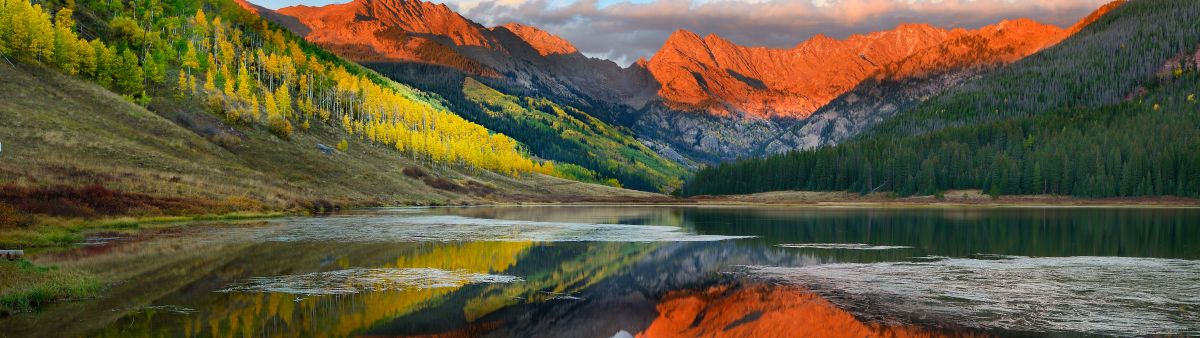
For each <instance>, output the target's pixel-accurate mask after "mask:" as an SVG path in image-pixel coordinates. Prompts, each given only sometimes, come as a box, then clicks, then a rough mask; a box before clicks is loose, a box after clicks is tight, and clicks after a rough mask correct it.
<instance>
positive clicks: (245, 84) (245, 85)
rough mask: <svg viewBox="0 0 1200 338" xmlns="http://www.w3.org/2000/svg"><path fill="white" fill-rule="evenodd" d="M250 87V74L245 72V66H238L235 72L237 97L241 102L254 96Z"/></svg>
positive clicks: (243, 64)
mask: <svg viewBox="0 0 1200 338" xmlns="http://www.w3.org/2000/svg"><path fill="white" fill-rule="evenodd" d="M252 86H253V84H251V83H250V74H249V73H248V72H247V71H246V64H245V63H242V64H241V65H240V66H238V72H237V96H238V97H239V98H241V99H242V100H250V97H251V96H254V92H253V87H252Z"/></svg>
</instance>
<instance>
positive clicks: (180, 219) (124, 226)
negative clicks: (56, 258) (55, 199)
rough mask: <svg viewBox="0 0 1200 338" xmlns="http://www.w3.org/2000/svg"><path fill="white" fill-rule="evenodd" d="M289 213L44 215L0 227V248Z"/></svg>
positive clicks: (61, 243) (57, 244)
mask: <svg viewBox="0 0 1200 338" xmlns="http://www.w3.org/2000/svg"><path fill="white" fill-rule="evenodd" d="M288 215H291V213H287V212H235V213H228V214H205V215H194V216H149V217H120V218H112V219H99V220H84V219H63V218H57V217H45V218H42V219H40V220H39V221H37V224H36V225H34V226H30V227H27V228H17V229H5V230H0V248H46V247H62V246H70V245H74V244H76V243H79V242H82V241H83V239H84V235H86V234H87V232H88V231H93V230H120V231H138V230H144V229H154V228H164V227H172V226H182V225H186V224H187V223H189V222H201V221H237V220H251V219H265V218H276V217H283V216H288Z"/></svg>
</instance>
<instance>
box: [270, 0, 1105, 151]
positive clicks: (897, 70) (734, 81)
mask: <svg viewBox="0 0 1200 338" xmlns="http://www.w3.org/2000/svg"><path fill="white" fill-rule="evenodd" d="M1117 5H1119V3H1117V4H1113V5H1109V6H1105V7H1104V8H1102V9H1101V10H1099V11H1097V13H1098V14H1093V15H1092V16H1089V17H1088V18H1085V19H1084V20H1081V21H1080V23H1079V24H1076V25H1075V26H1073V27H1072V28H1069V29H1062V28H1059V27H1054V26H1050V25H1044V24H1039V23H1037V22H1034V21H1031V20H1024V19H1019V20H1011V21H1005V22H1001V23H998V24H996V25H992V26H987V27H983V28H980V29H976V30H964V29H953V30H948V29H942V28H937V27H933V26H930V25H924V24H906V25H900V26H898V27H896V28H895V29H892V30H888V31H882V32H876V33H870V34H861V35H853V36H850V37H847V38H845V39H841V40H838V39H833V38H830V37H826V36H822V35H818V36H815V37H813V38H811V39H809V40H807V41H804V42H802V43H799V44H797V45H796V46H795V47H793V48H784V49H774V48H766V47H747V46H740V45H737V44H735V43H733V42H731V41H728V40H725V39H723V38H721V37H718V36H716V35H709V36H705V37H701V36H699V35H696V34H694V33H691V32H688V31H683V30H681V31H677V32H675V33H674V34H672V35H671V36H670V37H669V38H668V39H667V41H666V42H665V43H664V44H663V47H662V48H661V49H660V50H659V51H658V52H657V53H655V55H654V56H653V57H652V58H650V59H648V60H647V59H641V60H638V61H637V62H635V63H634V64H633V65H631V66H629V67H621V66H618V65H617V64H615V63H613V62H611V61H608V60H601V59H594V58H589V57H587V56H584V55H583V54H581V53H579V51H578V50H577V49H576V48H575V46H573V45H572V44H571V43H570V42H568V41H566V40H565V39H562V38H560V37H557V36H555V35H553V34H550V33H547V32H545V31H542V30H540V29H537V28H535V27H529V26H524V25H520V24H515V23H514V24H506V25H503V26H498V27H491V28H488V27H484V26H482V25H479V24H477V23H474V22H471V21H470V20H467V19H466V18H464V17H462V16H461V15H458V14H457V13H455V12H453V11H451V10H450V9H449V8H447V7H446V6H444V5H436V4H432V3H427V2H423V1H420V0H354V1H352V2H350V3H345V4H337V5H328V6H322V7H308V6H294V7H287V8H283V9H280V10H279V11H277V12H271V11H269V10H265V9H262V8H261V7H258V8H256V12H258V13H259V14H260V15H263V16H264V17H266V18H268V19H271V20H272V21H275V22H277V23H280V24H281V25H283V26H285V27H287V28H288V29H290V30H292V31H294V32H296V33H298V34H301V35H303V36H304V37H305V38H306V39H308V40H309V41H312V42H314V43H317V44H321V45H322V46H324V47H327V48H329V49H331V50H333V51H335V52H336V53H338V54H340V55H342V56H345V57H348V58H351V59H354V60H358V61H375V62H374V63H371V64H373V65H378V64H380V63H379V62H384V63H387V62H395V63H396V64H407V63H415V64H424V65H437V66H444V67H445V68H446V70H447V71H460V72H463V73H465V74H466V75H468V76H475V77H478V78H479V79H480V80H481V81H483V82H485V83H486V84H487V85H488V86H491V87H494V88H497V89H500V90H502V91H504V92H506V93H511V94H514V95H522V96H532V97H546V98H550V99H551V100H554V101H555V102H558V103H561V104H566V105H570V106H573V107H575V108H578V109H580V110H583V111H586V112H587V113H589V114H591V115H593V116H596V117H598V118H601V119H602V120H605V121H606V122H609V123H612V124H616V125H620V126H624V127H627V128H629V129H631V130H633V131H634V132H635V135H634V136H635V137H636V138H637V139H639V140H641V141H642V142H643V143H645V144H646V145H649V146H651V147H652V148H653V149H655V150H656V151H657V152H659V153H660V154H663V155H664V156H669V157H672V158H677V159H678V158H685V159H686V160H684V161H680V162H681V163H688V162H692V161H702V162H713V161H722V160H730V159H734V158H738V157H745V156H755V155H761V154H765V153H772V152H780V151H787V150H791V149H797V148H810V147H815V146H820V145H827V144H835V143H837V142H841V141H842V140H844V139H846V138H848V137H850V136H852V135H855V134H857V133H859V132H861V131H862V130H865V129H867V128H869V127H870V126H872V125H874V123H876V122H878V121H881V120H883V119H886V118H888V117H890V116H892V115H894V114H895V113H897V112H899V111H901V110H903V109H904V108H907V107H908V106H911V105H912V104H915V103H919V102H920V101H922V100H925V99H927V98H929V97H932V96H933V95H937V94H938V93H941V92H942V91H944V90H946V89H947V88H951V87H954V86H957V85H959V84H961V83H962V82H963V81H966V80H968V79H970V78H972V77H973V76H975V75H976V74H978V73H980V72H983V71H986V70H988V69H991V68H994V67H998V66H1000V65H1003V64H1006V63H1010V62H1014V61H1016V60H1019V59H1021V58H1023V57H1025V56H1028V55H1030V54H1032V53H1035V52H1037V51H1038V50H1040V49H1042V48H1045V47H1046V46H1049V45H1052V44H1054V43H1056V42H1058V41H1060V40H1061V39H1063V38H1065V37H1066V36H1069V35H1070V34H1072V33H1073V32H1076V31H1078V30H1080V29H1082V27H1084V26H1086V24H1087V23H1090V22H1092V21H1095V20H1097V19H1098V18H1099V17H1100V16H1102V14H1103V13H1104V12H1107V10H1110V9H1112V8H1115V7H1116V6H1117ZM397 74H402V75H400V76H401V78H398V80H401V81H404V82H408V83H420V82H424V83H431V85H429V86H426V87H425V89H429V90H434V89H436V88H437V87H447V88H455V87H456V86H455V85H453V84H444V85H441V84H436V83H432V82H436V79H431V77H430V76H428V75H426V76H422V75H421V72H420V71H407V72H399V73H397ZM403 74H407V75H403ZM403 76H409V77H414V78H404V77H403ZM437 78H441V77H437ZM445 78H446V79H457V80H458V81H461V76H446V77H445ZM451 94H453V93H450V94H447V93H443V95H451ZM810 116H811V117H810Z"/></svg>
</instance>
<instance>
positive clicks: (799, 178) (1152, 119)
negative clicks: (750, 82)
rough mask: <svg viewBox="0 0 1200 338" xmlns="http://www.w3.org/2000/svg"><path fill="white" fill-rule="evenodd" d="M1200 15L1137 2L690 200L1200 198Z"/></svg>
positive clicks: (722, 171)
mask: <svg viewBox="0 0 1200 338" xmlns="http://www.w3.org/2000/svg"><path fill="white" fill-rule="evenodd" d="M1197 18H1200V5H1195V4H1192V3H1187V4H1180V3H1179V2H1174V1H1158V0H1143V1H1133V2H1129V3H1127V4H1125V5H1122V6H1120V7H1118V8H1116V9H1113V10H1112V11H1111V12H1109V13H1108V14H1106V15H1104V16H1103V17H1101V18H1099V19H1098V20H1096V21H1095V23H1093V24H1091V25H1088V26H1087V27H1086V28H1083V29H1082V30H1081V31H1080V32H1079V33H1077V34H1075V35H1073V36H1072V37H1070V38H1068V39H1067V40H1065V41H1063V42H1062V43H1060V44H1058V45H1055V46H1054V47H1052V48H1049V49H1047V50H1045V51H1043V52H1040V53H1037V54H1034V55H1033V56H1030V57H1028V58H1025V59H1022V60H1021V61H1017V62H1016V63H1013V64H1011V65H1009V66H1006V67H1002V68H999V69H996V70H994V71H991V72H987V73H986V74H984V75H982V76H981V77H980V78H978V79H975V80H972V81H969V82H967V83H966V84H965V85H963V86H961V87H957V88H954V89H952V90H949V91H947V92H945V93H943V94H941V95H938V96H936V97H935V98H933V99H930V100H928V101H925V102H923V103H921V104H918V105H916V106H915V107H913V108H912V109H909V110H906V111H903V112H901V113H899V114H897V115H896V116H895V117H894V118H892V119H889V120H885V121H883V122H882V123H880V124H879V125H878V126H876V127H875V128H873V129H871V130H870V131H868V132H866V133H865V134H863V135H860V136H858V137H856V138H853V139H851V140H850V141H847V142H846V143H843V144H841V145H838V146H833V147H824V148H818V149H814V150H809V151H798V152H792V153H788V154H785V155H780V156H774V157H771V158H767V159H762V160H746V161H740V162H736V163H728V164H723V165H719V166H713V167H710V168H707V169H705V170H702V171H700V172H699V173H698V174H697V175H696V177H695V178H693V179H692V180H690V181H689V183H688V184H686V185H685V188H684V189H683V192H684V193H685V194H688V195H693V194H729V193H748V192H760V191H772V190H850V191H855V192H863V193H866V192H872V191H892V192H896V193H899V194H901V195H911V194H935V193H938V192H940V191H944V190H946V189H966V188H974V189H979V188H982V189H984V190H985V191H987V192H988V193H989V194H992V195H1004V194H1059V195H1073V196H1087V197H1106V196H1147V195H1177V196H1188V197H1195V196H1197V194H1198V191H1200V181H1198V180H1197V178H1198V177H1200V175H1198V174H1200V172H1197V170H1200V163H1197V162H1196V161H1197V158H1196V156H1195V155H1194V154H1196V153H1197V152H1198V151H1200V143H1198V142H1197V140H1200V134H1197V130H1198V129H1197V128H1196V127H1197V123H1200V116H1197V115H1196V111H1198V110H1200V106H1197V102H1196V96H1197V94H1196V93H1197V91H1198V88H1197V85H1198V82H1197V72H1196V63H1197V60H1196V54H1197V53H1198V52H1200V51H1198V50H1197V49H1198V47H1200V45H1198V42H1200V27H1197V26H1196V25H1193V24H1192V23H1194V22H1195V20H1196V19H1197Z"/></svg>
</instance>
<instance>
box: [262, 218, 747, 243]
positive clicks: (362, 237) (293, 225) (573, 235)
mask: <svg viewBox="0 0 1200 338" xmlns="http://www.w3.org/2000/svg"><path fill="white" fill-rule="evenodd" d="M259 231H263V232H262V233H261V235H263V236H264V239H265V240H268V241H281V242H297V241H341V242H452V241H455V242H456V241H503V242H701V241H721V240H727V239H737V238H749V237H753V236H718V235H701V234H695V233H690V232H687V231H685V230H684V229H683V228H679V227H674V226H660V225H629V224H593V223H561V222H534V221H513V220H496V219H484V218H471V217H462V216H396V217H380V216H341V217H324V218H302V219H292V220H288V221H287V222H286V223H284V224H283V225H281V226H280V227H274V228H270V229H260V230H259Z"/></svg>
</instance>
